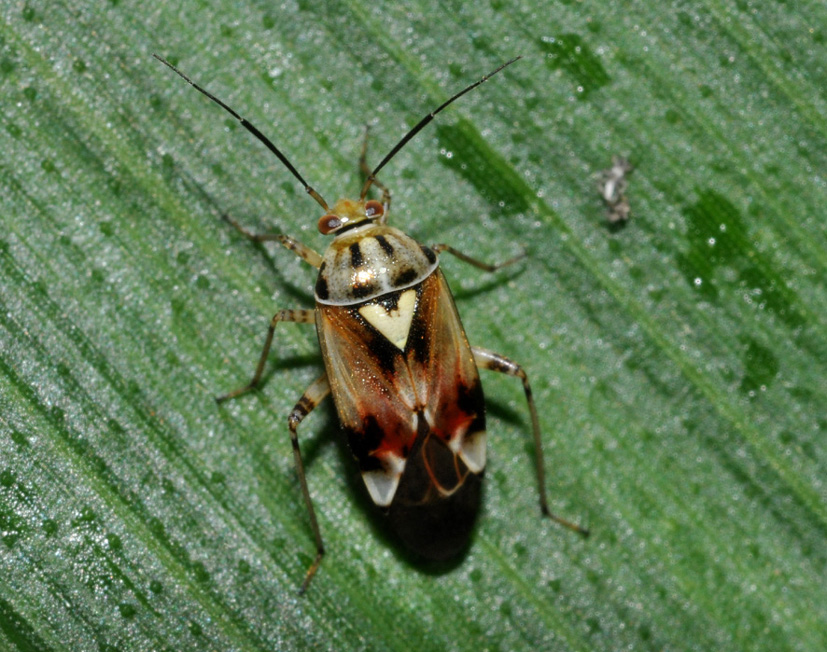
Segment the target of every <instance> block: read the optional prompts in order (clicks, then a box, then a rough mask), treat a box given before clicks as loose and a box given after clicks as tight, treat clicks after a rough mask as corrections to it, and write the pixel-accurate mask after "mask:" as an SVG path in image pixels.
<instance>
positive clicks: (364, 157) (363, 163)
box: [359, 125, 391, 224]
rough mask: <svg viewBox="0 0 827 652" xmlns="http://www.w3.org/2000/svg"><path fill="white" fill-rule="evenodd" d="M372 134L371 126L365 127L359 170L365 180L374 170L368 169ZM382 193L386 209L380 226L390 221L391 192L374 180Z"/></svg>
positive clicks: (380, 220) (383, 204) (377, 180)
mask: <svg viewBox="0 0 827 652" xmlns="http://www.w3.org/2000/svg"><path fill="white" fill-rule="evenodd" d="M369 133H370V125H365V139H364V140H363V141H362V153H361V154H360V155H359V169H360V170H361V171H362V174H364V175H365V178H367V177H369V176H370V174H371V172H372V170H371V169H370V168H369V167H368V134H369ZM372 185H374V186H376V187H377V188H379V190H381V191H382V206H384V208H385V214H384V215H382V217H381V218H380V219H379V224H386V223H387V221H388V212H389V211H390V209H391V191H390V190H388V187H387V186H386V185H385V184H383V183H382V182H381V181H379V179H376V178H374V179H373V184H372Z"/></svg>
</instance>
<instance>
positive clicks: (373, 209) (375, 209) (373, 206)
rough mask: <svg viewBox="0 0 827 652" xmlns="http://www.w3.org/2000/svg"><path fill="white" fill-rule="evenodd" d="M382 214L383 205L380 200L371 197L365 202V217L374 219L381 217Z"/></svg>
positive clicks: (383, 212) (383, 211)
mask: <svg viewBox="0 0 827 652" xmlns="http://www.w3.org/2000/svg"><path fill="white" fill-rule="evenodd" d="M384 214H385V207H384V206H382V203H381V202H378V201H376V200H375V199H371V200H370V201H369V202H367V203H366V204H365V217H368V218H371V219H376V218H377V217H382V216H383V215H384Z"/></svg>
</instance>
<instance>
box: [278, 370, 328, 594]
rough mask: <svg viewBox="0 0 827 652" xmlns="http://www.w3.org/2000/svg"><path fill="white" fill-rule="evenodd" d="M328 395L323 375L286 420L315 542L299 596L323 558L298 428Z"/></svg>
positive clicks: (306, 392)
mask: <svg viewBox="0 0 827 652" xmlns="http://www.w3.org/2000/svg"><path fill="white" fill-rule="evenodd" d="M328 394H330V383H328V382H327V374H323V375H322V376H321V378H319V379H317V380H316V381H314V382H313V384H312V385H310V387H308V388H307V390H306V391H305V392H304V394H302V397H301V398H300V399H299V402H298V403H296V406H295V407H294V408H293V411H292V412H291V413H290V416H289V417H288V419H287V427H288V428H290V443H291V444H293V459H294V460H295V463H296V474H297V475H298V476H299V484H300V485H301V489H302V496H304V504H305V505H306V506H307V513H308V514H309V515H310V527H311V528H312V529H313V538H314V539H315V541H316V558H315V559H314V560H313V563H312V564H310V568H308V569H307V575H305V578H304V582H302V585H301V588H300V589H299V594H300V595H301V594H302V593H304V592H305V591H306V590H307V587H308V586H309V585H310V580H312V579H313V576H314V575H315V574H316V571H317V570H319V564H321V563H322V557H324V544H323V543H322V533H321V531H320V530H319V522H318V521H317V520H316V510H315V509H313V501H312V500H311V498H310V490H309V489H308V488H307V478H306V477H305V475H304V462H302V454H301V451H300V450H299V435H298V432H297V431H298V428H299V424H300V423H301V422H302V420H303V419H304V418H305V417H306V416H307V415H308V414H310V413H311V412H312V411H313V409H314V408H315V407H316V406H317V405H318V404H319V403H321V402H322V401H323V400H324V398H325V397H326V396H327V395H328Z"/></svg>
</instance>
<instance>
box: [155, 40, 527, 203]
mask: <svg viewBox="0 0 827 652" xmlns="http://www.w3.org/2000/svg"><path fill="white" fill-rule="evenodd" d="M522 58H523V57H522V55H521V56H519V57H514V58H513V59H512V60H511V61H506V62H505V63H504V64H503V65H501V66H500V67H499V68H497V69H496V70H494V71H493V72H490V73H488V74H487V75H485V77H483V78H482V79H480V80H479V81H478V82H475V83H473V84H471V85H470V86H468V87H467V88H465V89H464V90H461V91H460V92H459V93H457V94H456V95H454V96H453V97H452V98H451V99H449V100H447V101H446V102H443V103H442V104H441V105H440V106H439V107H438V108H437V109H436V110H435V111H432V112H431V113H429V114H428V115H426V116H425V117H424V118H422V120H420V121H419V123H418V124H417V125H416V126H415V127H414V128H413V129H411V130H410V131H409V132H408V133H407V134H405V136H404V137H403V138H402V140H400V141H399V142H398V143H396V145H395V146H394V148H393V149H392V150H391V151H390V152H388V154H387V156H385V158H383V159H382V162H381V163H380V164H379V165H377V166H376V167H375V168H374V169H373V172H371V173H370V174H369V175H368V178H367V179H366V180H365V185H364V186H363V187H362V194H361V195H360V199H364V198H365V197H367V195H368V190H370V187H371V186H372V185H373V182H374V181H376V175H377V174H379V170H381V169H382V168H383V167H385V165H386V164H387V163H388V161H390V160H391V159H392V158H393V157H394V156H396V155H397V153H398V152H399V150H400V149H402V148H403V147H404V146H405V145H407V144H408V141H409V140H411V138H413V137H414V136H416V135H417V134H418V133H419V132H420V131H422V129H423V128H424V127H425V126H426V125H427V124H428V123H429V122H430V121H431V120H433V119H434V117H436V114H437V113H439V112H440V111H442V109H444V108H445V107H447V106H448V105H449V104H451V103H452V102H453V101H454V100H458V99H459V98H460V97H462V96H463V95H465V94H466V93H467V92H469V91H472V90H474V89H475V88H476V87H477V86H479V85H480V84H484V83H485V82H487V81H488V80H489V79H491V78H492V77H493V76H494V75H496V74H497V73H498V72H500V70H502V69H503V68H505V67H507V66H510V65H511V64H512V63H514V62H515V61H519V60H520V59H522ZM162 61H163V59H162ZM164 63H166V62H164ZM167 65H168V66H169V64H167ZM170 67H172V66H170ZM173 70H175V68H173ZM176 72H178V71H177V70H176ZM178 74H179V75H180V74H181V73H178ZM182 76H183V75H182ZM184 79H186V77H184ZM187 81H189V80H187ZM190 84H192V82H190ZM193 85H194V84H193ZM196 88H198V87H197V86H196ZM199 90H200V89H199ZM202 92H203V91H202Z"/></svg>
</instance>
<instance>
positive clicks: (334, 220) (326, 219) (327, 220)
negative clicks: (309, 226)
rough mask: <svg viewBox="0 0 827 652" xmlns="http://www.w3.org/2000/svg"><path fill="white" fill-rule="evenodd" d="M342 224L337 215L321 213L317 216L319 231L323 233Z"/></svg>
mask: <svg viewBox="0 0 827 652" xmlns="http://www.w3.org/2000/svg"><path fill="white" fill-rule="evenodd" d="M341 226H342V220H341V218H340V217H339V216H338V215H323V216H322V217H321V218H319V231H320V232H321V233H322V234H323V235H327V234H328V233H333V231H335V230H336V229H338V228H340V227H341Z"/></svg>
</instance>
